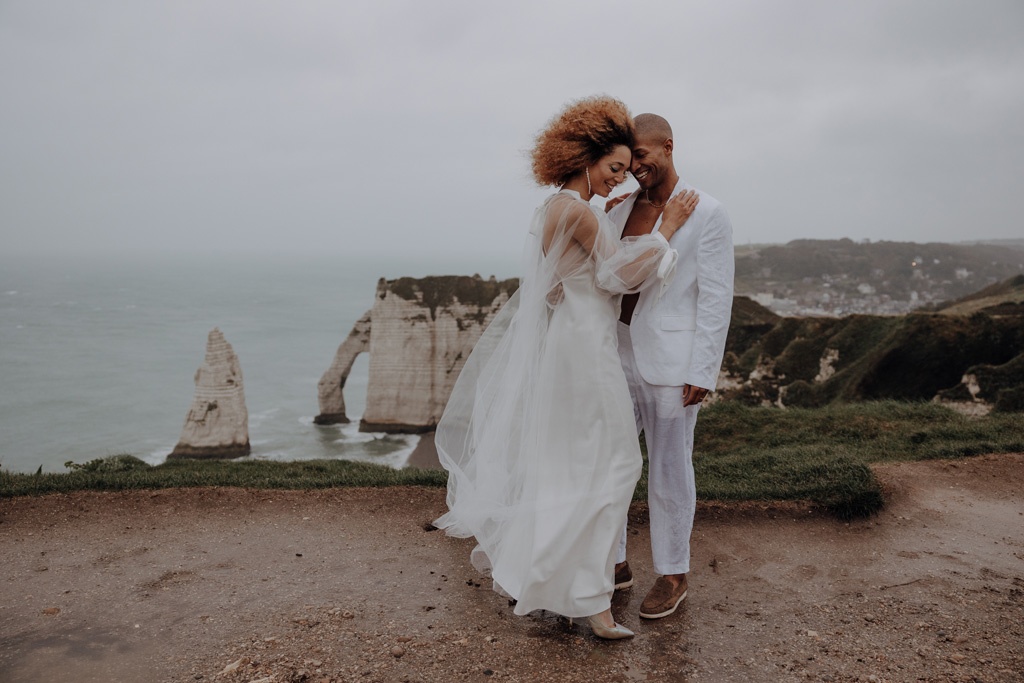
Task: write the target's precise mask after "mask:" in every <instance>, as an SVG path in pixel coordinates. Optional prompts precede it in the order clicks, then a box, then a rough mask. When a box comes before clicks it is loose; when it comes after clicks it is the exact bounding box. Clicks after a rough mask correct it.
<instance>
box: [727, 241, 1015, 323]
mask: <svg viewBox="0 0 1024 683" xmlns="http://www.w3.org/2000/svg"><path fill="white" fill-rule="evenodd" d="M1020 273H1024V240H999V241H993V242H978V243H971V244H944V243H934V242H933V243H926V244H920V243H914V242H887V241H882V242H870V241H862V242H854V241H853V240H850V239H841V240H794V241H792V242H789V243H787V244H784V245H749V246H737V248H736V293H737V294H742V295H745V296H749V297H750V298H752V299H753V300H754V301H756V302H758V303H759V304H761V305H763V306H765V307H767V308H769V309H771V310H772V311H774V312H776V313H778V314H779V315H784V316H801V317H802V316H831V317H838V316H845V315H851V314H857V313H862V314H871V315H902V314H905V313H909V312H911V311H915V310H930V309H932V308H935V307H936V306H937V305H939V304H941V303H943V302H946V301H952V300H955V299H958V298H960V297H963V296H966V295H967V294H970V293H972V292H976V291H977V290H979V289H981V288H983V287H986V286H988V285H990V284H993V283H995V282H998V281H1000V280H1005V279H1006V278H1009V277H1013V276H1014V275H1018V274H1020Z"/></svg>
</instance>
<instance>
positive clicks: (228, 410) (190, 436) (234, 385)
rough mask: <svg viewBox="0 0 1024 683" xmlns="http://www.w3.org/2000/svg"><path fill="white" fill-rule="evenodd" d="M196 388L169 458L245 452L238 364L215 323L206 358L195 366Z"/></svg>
mask: <svg viewBox="0 0 1024 683" xmlns="http://www.w3.org/2000/svg"><path fill="white" fill-rule="evenodd" d="M195 382H196V392H195V396H194V398H193V399H192V407H191V408H189V411H188V414H187V415H186V416H185V425H184V426H183V427H182V429H181V437H179V439H178V444H177V445H176V446H175V447H174V451H173V452H172V453H171V454H170V455H169V456H168V457H169V458H238V457H242V456H244V455H249V411H248V410H247V409H246V407H245V390H244V387H243V386H242V367H241V365H240V364H239V362H238V356H236V355H235V351H234V349H233V348H231V344H229V343H228V342H227V340H226V339H224V334H223V333H221V331H220V330H219V329H217V328H216V327H215V328H213V329H212V330H211V331H210V334H209V336H208V337H207V340H206V358H205V360H204V361H203V364H202V365H201V366H200V367H199V369H198V370H196V377H195Z"/></svg>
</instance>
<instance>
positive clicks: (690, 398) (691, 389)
mask: <svg viewBox="0 0 1024 683" xmlns="http://www.w3.org/2000/svg"><path fill="white" fill-rule="evenodd" d="M707 395H708V390H707V389H704V388H702V387H697V386H694V385H692V384H684V385H683V407H684V408H686V407H687V406H692V405H697V404H698V403H700V402H701V401H703V400H704V397H705V396H707Z"/></svg>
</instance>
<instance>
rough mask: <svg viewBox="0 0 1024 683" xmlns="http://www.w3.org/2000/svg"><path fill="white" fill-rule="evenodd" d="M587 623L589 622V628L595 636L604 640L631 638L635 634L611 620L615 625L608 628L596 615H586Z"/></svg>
mask: <svg viewBox="0 0 1024 683" xmlns="http://www.w3.org/2000/svg"><path fill="white" fill-rule="evenodd" d="M587 623H588V624H590V630H591V631H593V632H594V635H595V636H597V637H598V638H604V639H605V640H621V639H622V638H632V637H633V636H635V635H636V634H635V633H633V632H632V631H630V630H629V629H628V628H626V627H625V626H623V625H622V624H619V623H617V622H613V623H615V626H612V627H611V628H608V627H607V626H605V625H604V624H602V623H601V622H600V621H599V620H598V618H597V616H593V617H587Z"/></svg>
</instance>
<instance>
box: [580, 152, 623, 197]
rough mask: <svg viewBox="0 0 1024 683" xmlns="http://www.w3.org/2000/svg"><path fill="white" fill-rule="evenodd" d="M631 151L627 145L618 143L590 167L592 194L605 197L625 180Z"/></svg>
mask: <svg viewBox="0 0 1024 683" xmlns="http://www.w3.org/2000/svg"><path fill="white" fill-rule="evenodd" d="M631 159H632V152H630V150H629V147H626V146H625V145H619V146H618V147H616V148H615V149H613V150H612V151H611V153H610V154H608V155H607V156H604V157H601V158H600V159H599V160H598V162H597V163H596V164H594V165H593V166H591V167H590V169H589V171H590V188H591V189H592V190H593V191H594V194H596V195H600V196H602V197H607V196H608V195H609V194H611V193H612V191H613V190H614V189H615V188H616V186H618V185H621V184H622V183H624V182H626V174H627V173H628V172H629V163H630V160H631Z"/></svg>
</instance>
